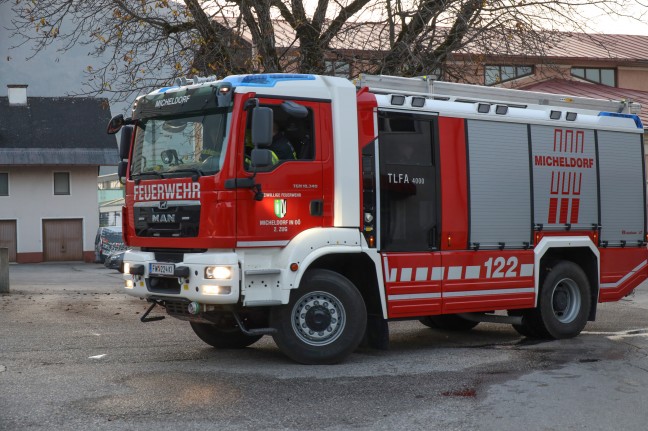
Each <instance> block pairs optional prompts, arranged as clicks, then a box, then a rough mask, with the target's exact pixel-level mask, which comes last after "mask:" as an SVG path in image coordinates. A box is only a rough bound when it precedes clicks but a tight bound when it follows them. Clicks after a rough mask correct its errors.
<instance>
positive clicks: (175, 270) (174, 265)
mask: <svg viewBox="0 0 648 431" xmlns="http://www.w3.org/2000/svg"><path fill="white" fill-rule="evenodd" d="M159 264H163V266H160V265H159ZM208 268H212V269H213V268H219V270H217V271H207V269H208ZM223 268H227V269H229V271H226V270H225V269H223ZM160 269H167V271H166V274H155V273H152V271H155V270H160ZM240 272H241V271H240V266H239V259H238V256H237V255H236V253H232V252H231V251H223V252H205V253H185V254H182V253H178V254H175V255H169V254H159V255H156V253H153V252H143V251H137V250H129V251H127V252H126V254H125V255H124V290H125V291H126V293H128V294H129V295H133V296H137V297H139V298H149V297H157V298H160V297H163V298H169V299H172V298H173V299H186V300H188V301H195V302H198V303H201V304H236V303H238V301H239V297H240V293H241V292H240V279H241V274H240ZM209 273H214V276H215V277H217V278H208V276H207V275H208V274H209Z"/></svg>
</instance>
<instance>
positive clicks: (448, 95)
mask: <svg viewBox="0 0 648 431" xmlns="http://www.w3.org/2000/svg"><path fill="white" fill-rule="evenodd" d="M356 87H358V88H361V87H368V88H369V91H371V92H374V93H379V94H405V95H409V96H424V97H432V98H434V99H437V100H451V101H457V102H486V103H501V104H505V105H508V106H511V107H519V108H524V107H526V105H545V106H560V107H567V108H574V109H586V110H593V111H598V112H601V111H604V112H616V113H626V114H639V112H641V104H639V103H636V102H632V101H629V100H605V99H591V98H588V97H577V96H567V95H562V94H551V93H541V92H537V91H526V90H513V89H509V88H499V87H484V86H481V85H471V84H459V83H455V82H444V81H434V80H432V79H431V78H427V77H419V78H404V77H400V76H388V75H364V74H363V75H360V77H359V78H358V79H357V80H356Z"/></svg>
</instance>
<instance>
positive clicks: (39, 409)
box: [0, 263, 648, 431]
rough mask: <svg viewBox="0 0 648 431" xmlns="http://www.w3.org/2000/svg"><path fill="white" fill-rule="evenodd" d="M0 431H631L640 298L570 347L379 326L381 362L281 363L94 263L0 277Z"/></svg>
mask: <svg viewBox="0 0 648 431" xmlns="http://www.w3.org/2000/svg"><path fill="white" fill-rule="evenodd" d="M10 284H11V286H10V290H11V291H10V293H9V294H4V295H0V429H1V430H79V429H83V430H94V429H101V430H124V429H126V430H144V429H156V430H167V429H168V430H177V429H183V430H205V429H214V430H258V429H265V430H275V429H276V430H315V429H317V430H320V429H321V430H372V431H374V430H393V429H408V430H502V431H506V430H515V431H519V430H521V429H524V430H543V431H544V430H561V431H562V430H585V429H587V430H612V429H616V430H645V429H646V428H647V427H648V426H646V419H648V414H647V413H646V408H645V406H646V405H647V402H648V360H647V358H646V355H647V352H648V338H647V337H648V318H647V317H646V310H648V286H647V285H644V286H642V287H641V288H640V289H638V292H637V294H636V295H635V296H632V297H628V298H625V299H624V300H622V301H620V302H618V303H612V304H601V305H600V306H599V313H598V319H597V321H596V322H591V323H590V324H588V326H587V327H586V329H585V331H584V333H583V334H581V335H580V336H579V337H577V338H575V339H571V340H562V341H549V342H537V341H534V340H529V339H526V338H523V337H521V336H519V335H518V334H517V333H516V332H515V331H514V330H513V329H512V328H511V327H510V326H506V325H495V324H483V323H482V324H480V325H478V326H477V327H476V328H475V329H474V330H472V331H470V332H468V333H465V334H456V333H451V332H444V331H436V330H432V329H429V328H427V327H425V326H423V325H421V324H419V323H418V322H416V321H406V322H394V323H390V331H391V346H390V349H389V350H387V351H377V350H372V349H365V348H362V349H360V350H358V351H357V352H356V353H354V354H353V355H351V357H350V358H349V359H348V360H347V361H346V362H344V363H342V364H339V365H334V366H305V365H299V364H295V363H293V362H291V361H290V360H289V359H287V358H286V357H285V356H283V355H282V354H281V352H279V350H278V349H277V347H276V346H275V344H274V342H273V341H272V339H271V338H270V337H264V338H263V339H262V340H260V341H259V342H258V343H256V344H254V345H253V346H251V347H249V348H246V349H242V350H216V349H214V348H211V347H210V346H208V345H206V344H204V343H203V342H202V341H200V340H199V339H198V338H197V337H196V336H195V335H194V334H193V332H192V331H191V329H190V328H189V325H188V324H187V323H186V322H182V321H179V320H175V319H172V318H166V319H164V320H162V321H159V322H153V323H141V322H140V321H139V317H140V316H141V315H142V313H143V312H144V311H145V309H146V308H147V304H146V303H145V302H144V301H141V300H139V299H136V298H132V297H129V296H127V295H125V294H124V293H122V292H121V289H122V288H121V286H122V279H121V274H119V273H117V272H116V271H112V270H108V269H106V268H104V267H103V266H102V265H97V264H83V263H66V264H28V265H25V264H23V265H11V266H10Z"/></svg>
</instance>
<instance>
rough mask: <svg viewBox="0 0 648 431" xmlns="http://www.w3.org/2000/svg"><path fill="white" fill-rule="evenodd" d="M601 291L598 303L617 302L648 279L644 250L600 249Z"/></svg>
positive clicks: (647, 264) (642, 248)
mask: <svg viewBox="0 0 648 431" xmlns="http://www.w3.org/2000/svg"><path fill="white" fill-rule="evenodd" d="M599 251H600V253H601V291H600V295H599V301H600V302H608V301H618V300H619V299H621V298H623V297H624V296H626V295H627V294H629V293H630V292H632V290H633V289H634V288H636V287H637V286H639V284H641V283H642V282H643V281H644V280H645V279H646V277H648V261H647V260H646V257H647V256H646V255H647V253H646V249H645V248H644V247H641V248H637V247H633V248H610V249H608V248H600V249H599Z"/></svg>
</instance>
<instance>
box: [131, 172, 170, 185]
mask: <svg viewBox="0 0 648 431" xmlns="http://www.w3.org/2000/svg"><path fill="white" fill-rule="evenodd" d="M146 175H153V176H156V177H158V178H164V175H162V174H161V173H160V172H158V171H145V172H140V173H139V174H133V175H132V176H133V178H135V182H136V183H139V182H140V181H141V180H142V177H143V176H146Z"/></svg>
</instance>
